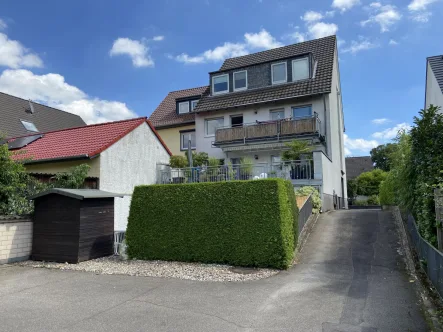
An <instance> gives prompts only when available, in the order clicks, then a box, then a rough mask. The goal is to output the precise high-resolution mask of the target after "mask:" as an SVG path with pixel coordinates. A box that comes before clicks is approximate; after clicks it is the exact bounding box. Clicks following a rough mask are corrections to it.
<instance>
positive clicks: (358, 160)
mask: <svg viewBox="0 0 443 332" xmlns="http://www.w3.org/2000/svg"><path fill="white" fill-rule="evenodd" d="M345 162H346V178H347V179H348V180H351V179H354V178H356V177H357V176H359V175H360V174H361V173H364V172H369V171H372V170H373V169H374V163H373V162H372V159H371V156H363V157H346V160H345Z"/></svg>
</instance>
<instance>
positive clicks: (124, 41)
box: [109, 38, 154, 67]
mask: <svg viewBox="0 0 443 332" xmlns="http://www.w3.org/2000/svg"><path fill="white" fill-rule="evenodd" d="M109 55H110V56H111V57H112V56H115V55H128V56H129V57H130V58H131V59H132V64H133V65H134V67H153V66H154V60H153V59H152V57H151V56H150V55H149V48H148V47H147V46H146V45H145V44H144V43H143V42H141V41H138V40H132V39H129V38H118V39H116V40H115V41H114V44H113V45H112V48H111V50H110V51H109Z"/></svg>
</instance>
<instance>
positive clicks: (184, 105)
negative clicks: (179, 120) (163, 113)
mask: <svg viewBox="0 0 443 332" xmlns="http://www.w3.org/2000/svg"><path fill="white" fill-rule="evenodd" d="M178 113H179V114H183V113H189V101H184V102H181V103H178Z"/></svg>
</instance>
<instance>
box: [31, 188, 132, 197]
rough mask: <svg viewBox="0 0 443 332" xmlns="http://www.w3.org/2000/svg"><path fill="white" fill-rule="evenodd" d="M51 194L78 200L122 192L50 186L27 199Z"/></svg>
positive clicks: (116, 195)
mask: <svg viewBox="0 0 443 332" xmlns="http://www.w3.org/2000/svg"><path fill="white" fill-rule="evenodd" d="M51 194H57V195H62V196H67V197H71V198H75V199H79V200H83V199H89V198H110V197H123V196H124V195H123V194H116V193H110V192H108V191H103V190H98V189H64V188H52V189H49V190H46V191H43V192H41V193H39V194H36V195H33V196H31V197H29V199H36V198H38V197H42V196H47V195H51Z"/></svg>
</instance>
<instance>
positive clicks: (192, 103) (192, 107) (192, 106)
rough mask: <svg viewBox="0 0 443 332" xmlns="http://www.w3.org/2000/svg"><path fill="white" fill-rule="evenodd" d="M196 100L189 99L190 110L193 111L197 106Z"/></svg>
mask: <svg viewBox="0 0 443 332" xmlns="http://www.w3.org/2000/svg"><path fill="white" fill-rule="evenodd" d="M197 103H198V100H193V101H191V111H193V110H194V109H195V108H196V107H197Z"/></svg>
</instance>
